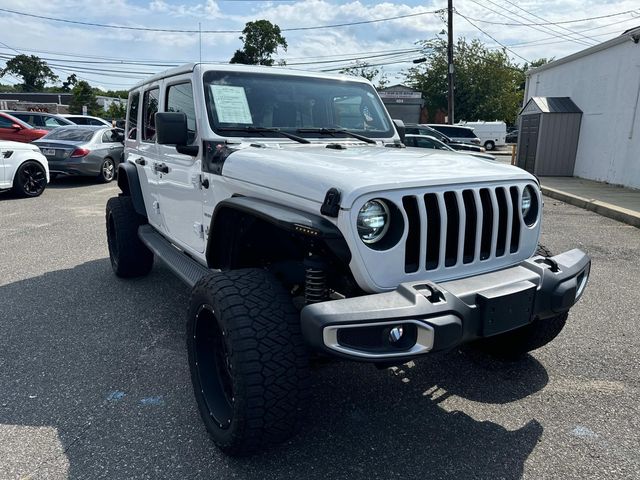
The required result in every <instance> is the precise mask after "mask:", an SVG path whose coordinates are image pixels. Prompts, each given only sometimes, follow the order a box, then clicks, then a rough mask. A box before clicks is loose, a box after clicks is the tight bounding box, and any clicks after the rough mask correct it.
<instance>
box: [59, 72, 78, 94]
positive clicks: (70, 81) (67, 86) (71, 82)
mask: <svg viewBox="0 0 640 480" xmlns="http://www.w3.org/2000/svg"><path fill="white" fill-rule="evenodd" d="M77 83H78V77H76V74H75V73H72V74H71V75H69V76H68V77H67V80H66V81H64V82H62V91H63V92H70V91H71V89H72V88H73V87H74V86H75V85H76V84H77Z"/></svg>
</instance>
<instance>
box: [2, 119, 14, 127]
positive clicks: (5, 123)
mask: <svg viewBox="0 0 640 480" xmlns="http://www.w3.org/2000/svg"><path fill="white" fill-rule="evenodd" d="M13 123H14V122H13V121H11V120H9V119H8V118H5V117H3V116H0V128H11V125H13Z"/></svg>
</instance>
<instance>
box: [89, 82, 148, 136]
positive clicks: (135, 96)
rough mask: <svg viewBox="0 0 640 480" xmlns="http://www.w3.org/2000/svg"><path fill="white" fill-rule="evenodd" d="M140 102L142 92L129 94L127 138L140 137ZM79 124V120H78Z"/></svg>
mask: <svg viewBox="0 0 640 480" xmlns="http://www.w3.org/2000/svg"><path fill="white" fill-rule="evenodd" d="M139 104H140V93H139V92H132V93H131V94H129V111H128V112H127V125H126V131H127V135H126V136H127V138H129V139H131V140H135V139H136V138H138V106H139ZM78 124H79V122H78Z"/></svg>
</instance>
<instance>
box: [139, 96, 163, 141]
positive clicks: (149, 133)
mask: <svg viewBox="0 0 640 480" xmlns="http://www.w3.org/2000/svg"><path fill="white" fill-rule="evenodd" d="M159 91H160V90H159V89H158V88H157V87H156V88H152V89H151V90H147V91H146V92H144V96H143V97H142V141H144V142H155V141H156V113H157V112H158V95H159Z"/></svg>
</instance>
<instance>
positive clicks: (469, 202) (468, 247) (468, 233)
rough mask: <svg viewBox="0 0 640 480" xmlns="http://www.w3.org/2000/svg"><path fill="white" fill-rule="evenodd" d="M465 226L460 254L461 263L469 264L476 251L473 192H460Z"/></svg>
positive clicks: (476, 216)
mask: <svg viewBox="0 0 640 480" xmlns="http://www.w3.org/2000/svg"><path fill="white" fill-rule="evenodd" d="M462 200H463V202H464V211H465V217H466V224H465V228H464V250H463V254H462V262H463V263H471V262H473V259H474V257H475V250H476V229H477V227H478V212H477V209H476V200H475V198H474V195H473V190H465V191H463V192H462Z"/></svg>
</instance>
